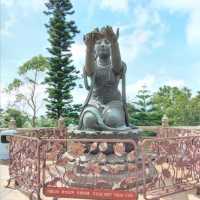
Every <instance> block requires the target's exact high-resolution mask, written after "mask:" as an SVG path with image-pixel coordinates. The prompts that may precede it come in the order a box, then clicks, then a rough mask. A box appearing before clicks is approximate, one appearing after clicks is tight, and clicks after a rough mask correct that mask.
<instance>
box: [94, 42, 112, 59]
mask: <svg viewBox="0 0 200 200" xmlns="http://www.w3.org/2000/svg"><path fill="white" fill-rule="evenodd" d="M95 51H96V54H97V56H98V57H100V58H108V57H110V51H111V47H110V42H109V41H108V40H107V39H105V38H103V39H100V40H97V41H96V43H95Z"/></svg>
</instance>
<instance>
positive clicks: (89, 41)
mask: <svg viewBox="0 0 200 200" xmlns="http://www.w3.org/2000/svg"><path fill="white" fill-rule="evenodd" d="M100 38H102V34H101V33H100V32H98V31H95V30H94V31H92V32H90V33H87V34H86V35H84V37H83V40H84V42H85V44H86V46H87V47H94V45H95V43H96V41H97V40H99V39H100Z"/></svg>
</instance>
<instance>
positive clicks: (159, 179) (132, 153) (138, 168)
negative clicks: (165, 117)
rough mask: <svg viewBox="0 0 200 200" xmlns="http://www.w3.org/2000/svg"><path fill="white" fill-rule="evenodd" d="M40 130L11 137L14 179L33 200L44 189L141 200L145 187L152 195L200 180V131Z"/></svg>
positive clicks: (55, 194)
mask: <svg viewBox="0 0 200 200" xmlns="http://www.w3.org/2000/svg"><path fill="white" fill-rule="evenodd" d="M38 131H39V130H38ZM35 135H37V136H38V135H39V137H37V138H36V137H26V136H12V137H11V139H10V166H9V172H10V181H9V183H11V182H12V181H14V183H15V186H16V188H18V189H20V190H22V191H23V192H25V193H27V194H29V195H30V199H34V198H36V199H41V197H40V195H41V189H42V191H43V194H44V195H46V196H49V197H57V198H60V197H69V196H70V197H76V198H88V199H89V198H93V199H120V198H121V199H136V198H137V194H138V192H139V191H140V192H142V193H143V195H144V198H145V199H147V200H150V199H159V198H160V197H164V196H168V195H170V194H174V193H178V192H181V191H185V190H190V189H193V188H194V187H196V185H197V184H198V183H199V182H200V136H199V135H198V136H197V135H194V136H189V137H163V138H151V139H145V140H143V141H141V142H139V143H136V142H134V140H124V139H123V140H119V139H69V138H68V139H67V129H55V130H51V132H48V133H47V134H44V133H43V132H42V131H39V132H34V134H33V136H35ZM47 135H48V137H47ZM42 136H45V137H42ZM9 185H11V184H9Z"/></svg>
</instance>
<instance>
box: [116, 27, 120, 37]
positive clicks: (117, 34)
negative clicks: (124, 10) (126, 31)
mask: <svg viewBox="0 0 200 200" xmlns="http://www.w3.org/2000/svg"><path fill="white" fill-rule="evenodd" d="M116 36H117V39H118V38H119V28H117V31H116Z"/></svg>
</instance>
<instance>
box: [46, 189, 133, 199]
mask: <svg viewBox="0 0 200 200" xmlns="http://www.w3.org/2000/svg"><path fill="white" fill-rule="evenodd" d="M43 193H44V195H45V196H48V197H63V198H64V197H65V198H80V199H99V200H136V199H137V195H136V192H133V191H131V192H129V191H123V190H109V189H102V190H100V189H84V188H66V187H49V186H48V187H44V189H43Z"/></svg>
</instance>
